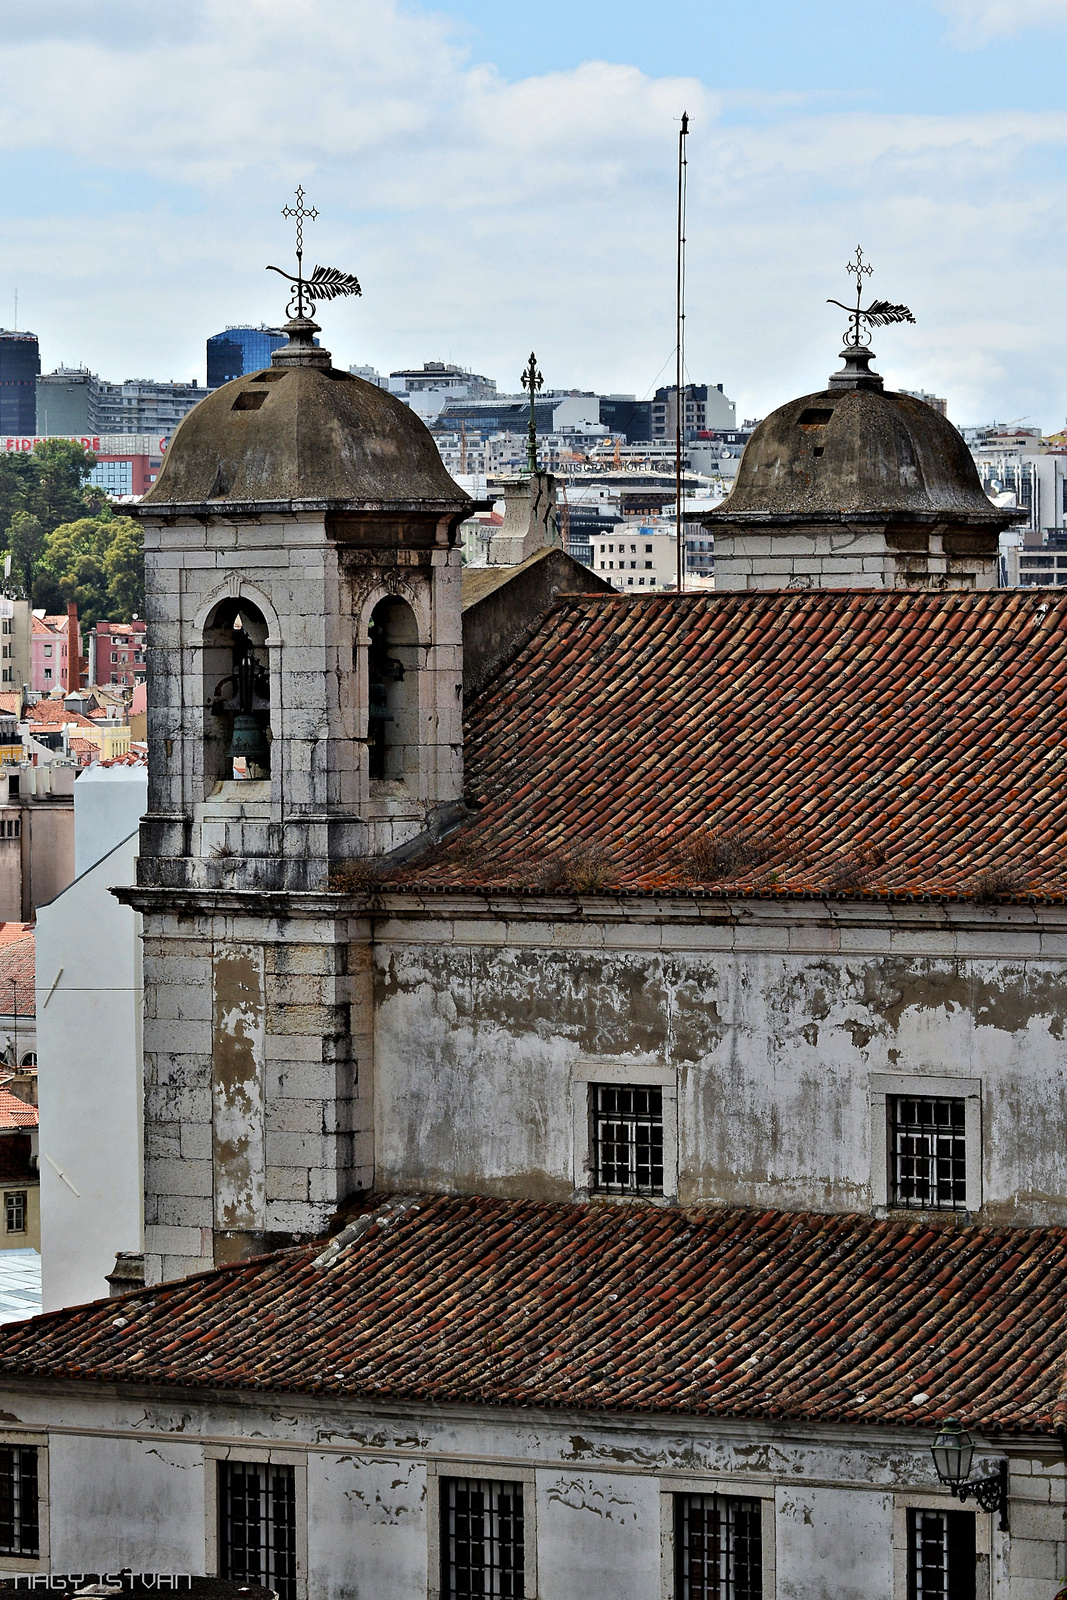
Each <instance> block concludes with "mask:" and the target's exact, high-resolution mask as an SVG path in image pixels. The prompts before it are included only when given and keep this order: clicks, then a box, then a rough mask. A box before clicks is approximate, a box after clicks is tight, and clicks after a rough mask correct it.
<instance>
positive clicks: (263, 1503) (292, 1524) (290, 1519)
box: [219, 1461, 296, 1600]
mask: <svg viewBox="0 0 1067 1600" xmlns="http://www.w3.org/2000/svg"><path fill="white" fill-rule="evenodd" d="M219 1577H220V1578H230V1579H232V1580H233V1581H235V1582H237V1583H249V1584H257V1585H262V1587H263V1588H266V1589H273V1590H274V1591H275V1593H276V1594H277V1595H278V1597H279V1600H296V1482H295V1474H294V1471H293V1468H292V1467H278V1466H273V1465H268V1464H267V1463H266V1462H259V1461H255V1462H253V1461H220V1462H219Z"/></svg>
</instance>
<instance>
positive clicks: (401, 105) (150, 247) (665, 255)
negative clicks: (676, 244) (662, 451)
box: [0, 0, 1067, 431]
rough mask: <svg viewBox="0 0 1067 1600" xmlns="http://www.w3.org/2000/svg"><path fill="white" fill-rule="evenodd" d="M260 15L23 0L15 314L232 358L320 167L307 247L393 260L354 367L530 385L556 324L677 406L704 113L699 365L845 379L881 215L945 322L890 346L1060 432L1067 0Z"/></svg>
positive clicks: (583, 381) (122, 341) (953, 405)
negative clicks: (677, 293)
mask: <svg viewBox="0 0 1067 1600" xmlns="http://www.w3.org/2000/svg"><path fill="white" fill-rule="evenodd" d="M252 9H253V11H254V12H255V14H256V16H255V26H254V27H245V26H243V25H242V21H241V17H240V14H239V13H238V11H237V10H236V8H231V7H230V6H228V5H225V4H222V3H221V0H200V3H199V4H195V5H192V6H191V7H189V8H183V10H182V13H181V15H180V16H179V14H178V13H177V12H176V11H175V12H168V11H165V12H164V13H163V14H162V16H159V17H151V18H146V16H145V15H144V13H143V10H142V8H134V7H132V6H130V5H127V4H125V3H123V0H116V3H111V4H105V5H98V6H95V7H89V8H86V7H83V6H79V7H74V6H72V5H70V4H69V3H66V0H53V3H51V4H46V5H42V6H40V7H37V8H35V9H34V11H33V13H32V14H27V15H23V16H19V17H18V18H17V19H14V18H13V19H12V22H11V26H10V27H9V29H8V42H7V45H6V48H5V51H4V54H3V56H2V57H0V94H2V95H3V100H4V103H5V106H6V111H7V115H6V117H5V118H4V119H2V120H0V141H2V144H3V148H4V150H5V152H6V154H7V157H8V162H9V166H10V169H11V184H10V194H9V216H8V229H7V230H6V234H5V240H4V243H3V246H2V247H0V307H4V309H3V310H2V311H0V321H2V322H4V323H5V324H6V325H10V323H11V322H12V320H13V310H14V300H13V296H14V291H15V288H16V286H18V291H19V314H18V321H19V326H20V327H25V328H30V329H32V330H33V331H34V332H36V333H37V334H38V335H39V337H40V340H41V346H42V358H43V362H44V365H45V369H46V370H51V369H52V368H54V367H56V366H59V365H60V364H64V363H65V364H68V365H74V364H84V365H87V366H90V367H92V368H94V369H95V370H97V371H100V372H102V373H104V372H106V373H108V374H109V375H110V376H111V377H112V378H114V379H117V380H119V381H121V380H122V379H123V378H124V377H129V376H134V375H137V376H144V377H151V378H157V379H168V378H175V379H188V378H191V377H193V376H198V377H199V376H201V375H202V367H203V345H204V339H205V338H206V337H207V335H208V334H209V333H214V332H217V331H218V330H219V329H220V328H223V327H225V326H226V325H227V324H228V323H250V324H258V323H259V322H267V323H276V322H277V320H278V318H279V316H280V315H281V311H282V303H281V297H280V296H279V294H278V291H277V289H276V287H275V285H274V283H273V281H272V279H271V278H270V277H269V276H268V275H267V274H266V273H265V272H264V271H263V267H264V265H265V263H266V262H267V261H269V260H276V259H279V254H280V252H282V251H284V249H285V247H286V246H287V245H288V244H290V242H291V241H290V240H289V235H288V228H287V225H286V224H285V223H284V222H283V221H282V219H281V217H280V215H279V212H280V210H281V207H282V205H283V204H284V203H285V201H286V199H287V196H288V194H289V192H290V190H291V189H292V187H293V186H294V185H295V183H296V182H303V183H304V185H305V187H306V188H307V190H308V194H309V198H310V200H311V201H312V202H313V203H314V204H315V205H316V206H317V207H318V208H319V211H320V216H319V219H318V220H317V221H316V222H315V223H314V224H312V225H310V227H309V236H308V242H307V248H308V252H309V255H310V256H313V258H314V259H316V260H318V259H322V260H328V261H330V262H331V263H336V264H338V265H341V266H344V267H346V268H347V269H349V270H353V271H355V272H357V273H358V274H359V276H360V279H361V281H362V282H363V285H364V298H363V300H362V301H360V302H357V303H354V304H338V305H334V306H331V307H329V308H328V309H327V310H326V314H325V317H324V319H323V325H324V333H323V343H324V344H325V345H326V347H327V348H329V349H331V350H332V351H333V352H334V355H335V359H336V360H337V361H338V364H339V365H343V366H347V365H349V364H351V363H354V362H359V363H367V364H369V365H372V366H375V367H377V368H378V369H379V370H381V371H388V370H390V368H395V367H401V366H404V365H411V364H415V363H421V362H422V361H424V360H427V359H431V358H437V359H442V360H455V361H458V362H459V363H461V364H462V365H465V366H468V367H470V368H472V369H474V370H476V371H484V372H488V373H490V374H491V375H493V376H495V377H496V379H497V381H498V382H499V383H500V385H501V388H502V389H507V390H509V391H510V390H511V389H512V387H513V386H514V384H515V382H516V381H517V375H518V372H519V370H521V365H522V361H523V359H524V358H525V354H526V352H527V351H528V350H529V348H530V345H531V344H535V345H536V347H537V349H538V354H539V358H540V359H541V362H542V366H543V368H544V370H545V372H546V379H548V380H549V381H551V382H552V383H553V384H555V385H558V386H559V387H574V388H582V389H597V390H601V391H604V392H632V393H634V394H635V395H636V396H638V397H639V398H641V397H645V396H647V395H649V394H650V393H651V392H652V391H653V390H654V389H655V387H656V386H657V385H659V384H662V383H664V382H666V381H668V379H669V378H670V376H671V374H670V362H671V356H672V349H673V305H672V294H673V289H672V284H673V276H672V272H673V269H672V261H673V206H674V195H673V163H674V153H675V144H676V139H675V134H676V129H677V118H678V117H679V116H680V113H681V111H682V109H688V111H689V113H690V118H691V125H692V137H691V140H690V162H691V164H690V169H689V173H690V228H689V262H690V276H689V283H690V296H689V312H690V316H689V333H688V336H687V347H688V352H689V363H688V366H689V376H690V377H691V378H692V379H694V380H695V381H698V382H701V381H705V379H707V380H709V381H715V382H720V381H721V382H723V383H724V384H725V387H726V390H727V392H728V393H730V394H732V395H734V396H736V398H737V402H738V413H739V415H752V416H756V415H762V414H765V413H766V412H767V411H768V410H770V409H771V408H773V407H774V406H775V405H777V404H779V403H781V402H782V401H783V400H785V399H786V398H788V396H789V395H791V394H795V393H798V392H804V391H806V390H813V389H817V388H819V387H821V386H822V384H823V383H824V382H825V378H826V375H827V373H828V372H829V371H830V370H831V369H832V367H833V366H835V365H836V359H835V358H836V350H837V348H838V341H839V337H840V333H841V331H842V328H841V325H840V314H839V313H838V312H836V311H835V310H834V309H833V308H832V307H828V306H827V305H826V304H825V301H826V298H827V297H828V296H830V295H840V294H841V291H842V287H843V266H844V261H845V259H847V256H848V254H849V253H850V252H851V250H852V249H853V248H854V246H855V244H856V242H857V240H862V242H863V244H864V248H865V250H866V251H867V253H868V256H869V257H870V258H871V259H872V260H873V262H874V265H875V269H876V276H875V278H874V280H873V287H874V290H875V292H876V293H880V294H885V295H888V296H889V297H891V298H900V299H907V301H908V303H909V304H910V305H912V306H913V308H914V310H915V313H916V317H917V325H916V327H914V328H906V329H891V330H886V331H884V332H880V333H879V335H878V338H877V340H876V348H877V350H878V356H879V362H878V364H879V368H880V370H882V371H883V372H884V373H885V376H886V380H887V382H888V383H889V384H890V385H892V386H894V387H901V388H909V389H927V390H931V391H934V392H936V393H939V394H947V395H948V396H949V401H950V411H951V414H952V415H953V417H954V419H955V420H958V421H960V422H974V421H979V420H984V419H986V418H988V417H992V416H998V417H1001V418H1003V419H1004V420H1008V419H1012V418H1015V417H1027V418H1029V419H1030V420H1031V421H1032V422H1034V423H1036V424H1037V425H1040V426H1041V427H1042V428H1044V429H1045V430H1046V431H1048V430H1051V429H1053V428H1058V427H1060V426H1061V425H1062V421H1063V417H1064V414H1065V413H1067V380H1065V379H1064V378H1063V377H1062V376H1061V373H1062V371H1063V368H1064V359H1063V358H1064V354H1065V352H1064V350H1063V348H1062V342H1063V335H1062V334H1061V332H1060V329H1059V326H1058V324H1057V322H1056V320H1055V319H1053V318H1050V317H1049V315H1048V308H1049V306H1050V304H1053V305H1054V304H1055V303H1056V300H1057V296H1058V293H1059V282H1060V273H1059V270H1058V268H1059V259H1058V258H1059V256H1060V255H1061V254H1062V240H1061V236H1062V233H1063V224H1062V222H1061V220H1060V219H1061V215H1062V212H1063V207H1062V205H1060V204H1059V203H1058V202H1059V201H1060V198H1061V195H1062V189H1063V179H1062V166H1063V151H1064V146H1065V144H1067V115H1065V114H1064V112H1063V111H1062V110H1061V109H1060V98H1058V96H1059V95H1060V91H1059V89H1058V85H1057V84H1056V82H1055V78H1056V62H1057V61H1058V59H1059V52H1060V51H1061V50H1062V45H1063V42H1064V39H1065V37H1067V36H1065V34H1064V31H1063V28H1064V24H1065V22H1067V4H1065V3H1064V0H1044V3H1043V4H1038V5H1033V6H1031V7H1030V8H1028V11H1027V14H1026V17H1025V18H1023V19H1020V18H1019V17H1018V16H1017V15H1016V13H1015V12H1014V11H1011V10H1009V9H1008V8H1007V7H1006V6H1003V5H1001V4H1000V3H999V0H943V3H941V4H934V3H933V0H905V3H902V4H901V5H899V6H897V7H894V8H892V14H890V13H889V11H888V8H884V7H878V6H877V5H874V4H867V5H860V6H858V7H856V6H846V5H844V4H843V3H839V0H821V3H819V4H816V5H814V6H812V7H809V8H805V11H804V14H803V16H801V15H800V14H799V13H798V12H796V11H795V9H794V8H790V7H788V6H786V5H784V4H782V3H781V0H758V3H756V4H754V5H753V6H751V7H748V8H745V14H744V15H743V16H742V15H738V14H737V13H736V12H735V11H734V10H732V9H730V8H727V7H726V6H725V5H718V6H712V7H710V8H703V9H702V10H701V11H700V12H698V10H697V8H696V7H695V6H694V5H691V4H689V3H688V0H687V3H684V4H681V5H679V6H678V7H677V8H672V14H671V16H670V18H668V19H666V20H665V21H664V23H663V24H662V26H661V25H659V24H657V27H656V29H655V30H654V33H653V36H652V37H649V30H647V28H646V27H645V26H644V24H643V23H642V18H641V14H640V12H639V10H638V8H637V7H636V5H631V4H629V3H627V4H623V5H621V6H619V7H616V8H613V10H612V14H611V28H610V31H609V30H608V29H606V28H605V26H604V24H603V20H602V14H598V13H594V12H593V11H592V10H590V9H588V8H586V9H579V10H578V12H577V13H575V14H574V15H573V16H572V15H571V14H570V13H567V14H566V16H565V15H564V13H563V10H562V7H561V6H560V5H558V4H557V3H556V0H550V3H548V4H547V5H546V6H545V7H544V8H542V10H541V11H540V12H539V15H538V26H537V28H536V29H535V28H533V27H532V25H531V24H530V23H529V22H527V21H526V20H524V19H525V13H523V12H522V11H521V9H520V8H518V7H503V8H500V7H497V8H491V7H489V6H488V5H486V4H484V3H483V0H450V3H448V4H446V5H445V6H443V7H442V6H438V7H437V8H434V9H431V8H428V7H425V6H417V5H406V6H401V5H398V4H396V3H393V4H386V5H379V6H375V7H370V6H369V5H368V6H365V5H364V4H362V3H349V4H346V5H341V4H340V3H339V0H304V3H303V4H302V5H300V6H298V7H297V8H296V11H295V12H294V10H293V8H291V7H290V8H285V9H283V8H281V7H280V6H276V5H275V4H274V3H273V0H252ZM294 29H295V30H296V32H297V33H298V34H299V36H300V39H301V53H300V54H299V56H298V58H297V60H296V62H295V64H294V60H293V57H292V39H293V34H294ZM1057 47H1059V48H1057ZM694 61H695V62H697V63H698V65H699V73H698V74H696V75H694V73H693V71H692V63H693V62H694ZM682 68H685V69H686V70H685V71H682V70H681V69H682ZM79 86H80V87H79ZM264 93H267V94H268V95H269V96H270V97H272V103H275V104H276V106H277V114H276V115H275V116H273V117H272V119H271V120H270V122H269V124H268V123H267V122H265V120H264V118H263V117H262V115H261V114H260V110H261V107H262V104H263V95H264ZM935 97H936V99H935ZM935 103H936V104H937V106H938V108H939V109H938V111H937V112H936V113H935V112H933V111H932V110H931V109H930V108H931V106H932V105H934V104H935ZM257 107H258V108H260V109H259V110H257ZM5 301H6V306H5ZM513 369H514V371H513Z"/></svg>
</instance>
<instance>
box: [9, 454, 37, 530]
mask: <svg viewBox="0 0 1067 1600" xmlns="http://www.w3.org/2000/svg"><path fill="white" fill-rule="evenodd" d="M37 473H38V464H37V462H36V461H35V460H34V458H33V456H32V455H29V454H26V455H23V454H21V452H19V451H14V450H12V451H7V452H5V453H4V454H0V528H9V527H10V526H11V518H12V517H13V516H14V515H15V512H16V511H25V510H26V509H27V501H28V498H29V496H30V495H31V494H32V493H33V491H34V489H35V488H36V487H37Z"/></svg>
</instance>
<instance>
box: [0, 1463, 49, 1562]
mask: <svg viewBox="0 0 1067 1600" xmlns="http://www.w3.org/2000/svg"><path fill="white" fill-rule="evenodd" d="M39 1547H40V1533H39V1528H38V1514H37V1451H36V1449H35V1448H34V1447H33V1446H32V1445H24V1444H15V1445H4V1446H2V1447H0V1555H5V1556H36V1555H39V1554H40V1548H39Z"/></svg>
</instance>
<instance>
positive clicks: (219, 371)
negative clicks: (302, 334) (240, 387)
mask: <svg viewBox="0 0 1067 1600" xmlns="http://www.w3.org/2000/svg"><path fill="white" fill-rule="evenodd" d="M287 338H288V335H287V334H284V333H283V332H282V331H281V329H280V328H268V327H259V328H227V329H226V331H225V333H213V334H212V335H211V338H210V339H209V340H208V342H207V386H208V388H209V389H217V388H218V387H219V385H220V384H223V383H229V381H230V379H231V378H243V377H244V375H245V373H246V372H258V371H259V369H260V367H269V366H270V355H271V351H272V350H277V348H278V346H279V345H281V344H285V343H286V340H287ZM318 342H319V341H318V340H317V339H316V340H315V343H316V344H318Z"/></svg>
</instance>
